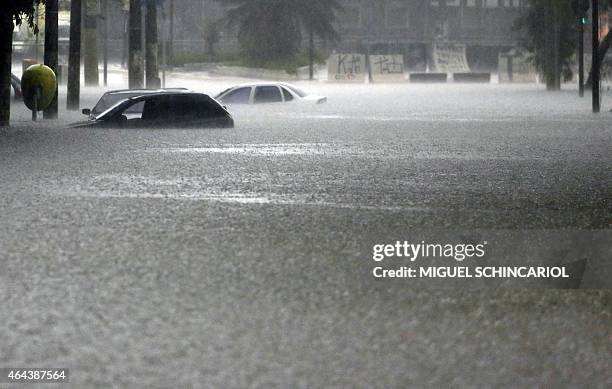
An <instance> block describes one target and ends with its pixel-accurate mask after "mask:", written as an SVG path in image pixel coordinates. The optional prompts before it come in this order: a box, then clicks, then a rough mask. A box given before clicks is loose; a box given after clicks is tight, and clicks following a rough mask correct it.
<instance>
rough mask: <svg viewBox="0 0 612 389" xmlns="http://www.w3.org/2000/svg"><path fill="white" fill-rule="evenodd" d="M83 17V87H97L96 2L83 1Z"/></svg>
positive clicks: (95, 0)
mask: <svg viewBox="0 0 612 389" xmlns="http://www.w3.org/2000/svg"><path fill="white" fill-rule="evenodd" d="M83 5H84V15H83V22H84V23H83V28H84V31H83V38H82V39H83V51H84V53H83V67H84V76H85V85H87V86H98V85H99V82H100V75H99V68H98V39H97V35H98V33H97V31H98V16H99V14H100V8H99V2H98V0H85V2H84V4H83Z"/></svg>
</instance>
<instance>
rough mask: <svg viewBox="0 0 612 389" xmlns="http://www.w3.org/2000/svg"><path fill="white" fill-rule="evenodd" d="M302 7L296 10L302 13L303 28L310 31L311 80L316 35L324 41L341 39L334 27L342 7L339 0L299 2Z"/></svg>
mask: <svg viewBox="0 0 612 389" xmlns="http://www.w3.org/2000/svg"><path fill="white" fill-rule="evenodd" d="M297 5H299V6H300V7H301V9H297V10H296V12H298V13H299V15H300V21H301V24H302V28H303V29H304V30H306V32H307V33H308V64H309V66H308V67H309V75H310V77H309V78H310V80H312V79H314V57H315V44H314V40H315V36H317V37H318V38H319V39H321V40H324V41H337V40H339V39H340V37H339V35H338V32H337V31H336V30H335V28H334V21H335V19H336V12H337V11H339V10H340V9H341V6H340V4H339V3H338V2H337V1H335V0H334V1H329V0H311V1H308V2H307V1H301V2H297V4H296V6H297Z"/></svg>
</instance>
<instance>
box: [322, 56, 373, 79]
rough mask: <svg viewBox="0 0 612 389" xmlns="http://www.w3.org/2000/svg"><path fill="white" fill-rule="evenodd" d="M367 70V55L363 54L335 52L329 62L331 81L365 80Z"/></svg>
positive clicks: (328, 68) (329, 77)
mask: <svg viewBox="0 0 612 389" xmlns="http://www.w3.org/2000/svg"><path fill="white" fill-rule="evenodd" d="M365 70H366V66H365V55H363V54H333V55H332V56H331V57H330V58H329V60H328V62H327V71H328V79H329V80H330V81H331V80H335V81H352V82H363V81H364V77H365Z"/></svg>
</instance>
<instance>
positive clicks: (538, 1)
mask: <svg viewBox="0 0 612 389" xmlns="http://www.w3.org/2000/svg"><path fill="white" fill-rule="evenodd" d="M529 3H530V7H526V8H525V13H524V14H523V15H522V16H521V17H520V18H519V19H518V20H517V21H516V23H515V29H517V30H521V31H523V32H524V36H523V39H522V41H521V45H522V46H523V47H524V48H525V49H527V50H528V51H529V52H531V53H532V60H533V62H534V64H535V66H536V69H537V70H538V72H539V73H540V74H543V75H545V76H546V71H547V69H546V61H547V60H548V56H549V55H550V51H549V50H548V49H549V48H547V47H546V34H545V32H546V30H545V29H546V23H545V19H546V15H547V14H549V13H551V12H553V8H552V7H556V12H557V15H558V17H559V25H560V37H559V50H560V55H559V61H560V64H559V66H561V70H562V74H563V77H564V78H565V79H566V80H569V79H571V77H572V69H571V62H572V56H573V55H574V53H575V52H576V34H577V24H578V15H576V14H574V12H573V10H572V6H571V2H569V1H556V0H529ZM589 3H590V1H589ZM610 6H612V0H600V1H599V7H600V12H601V11H603V10H605V9H607V8H608V7H610ZM602 59H603V58H602Z"/></svg>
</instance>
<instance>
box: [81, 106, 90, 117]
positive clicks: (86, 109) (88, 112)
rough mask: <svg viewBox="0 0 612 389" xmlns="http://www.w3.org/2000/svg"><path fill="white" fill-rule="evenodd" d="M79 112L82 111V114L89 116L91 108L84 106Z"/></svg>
mask: <svg viewBox="0 0 612 389" xmlns="http://www.w3.org/2000/svg"><path fill="white" fill-rule="evenodd" d="M81 113H82V114H83V115H87V116H89V115H91V109H89V108H84V109H83V110H81Z"/></svg>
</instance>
